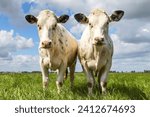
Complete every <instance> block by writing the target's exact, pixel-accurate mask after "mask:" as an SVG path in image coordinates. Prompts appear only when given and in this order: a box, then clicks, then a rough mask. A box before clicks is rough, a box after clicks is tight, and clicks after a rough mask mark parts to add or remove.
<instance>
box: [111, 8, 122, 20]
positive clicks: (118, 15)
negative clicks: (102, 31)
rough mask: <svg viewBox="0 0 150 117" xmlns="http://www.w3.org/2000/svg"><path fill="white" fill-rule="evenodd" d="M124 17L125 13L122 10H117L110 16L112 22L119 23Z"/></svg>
mask: <svg viewBox="0 0 150 117" xmlns="http://www.w3.org/2000/svg"><path fill="white" fill-rule="evenodd" d="M123 15H124V11H122V10H116V11H114V12H113V14H112V15H111V16H110V19H111V21H119V20H120V19H121V18H122V17H123Z"/></svg>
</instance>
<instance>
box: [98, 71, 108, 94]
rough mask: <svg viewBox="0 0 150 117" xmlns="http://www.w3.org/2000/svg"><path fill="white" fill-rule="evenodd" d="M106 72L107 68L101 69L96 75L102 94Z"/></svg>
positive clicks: (104, 89) (104, 92) (105, 86)
mask: <svg viewBox="0 0 150 117" xmlns="http://www.w3.org/2000/svg"><path fill="white" fill-rule="evenodd" d="M108 72H109V70H107V69H103V70H101V72H100V73H99V75H98V80H99V81H98V83H99V85H100V86H101V88H102V93H103V94H106V89H107V77H108Z"/></svg>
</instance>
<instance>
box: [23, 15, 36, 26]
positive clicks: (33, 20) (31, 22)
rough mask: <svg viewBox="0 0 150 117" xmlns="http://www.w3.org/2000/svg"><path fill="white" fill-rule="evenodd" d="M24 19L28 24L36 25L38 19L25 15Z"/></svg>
mask: <svg viewBox="0 0 150 117" xmlns="http://www.w3.org/2000/svg"><path fill="white" fill-rule="evenodd" d="M25 19H26V20H27V21H28V22H29V23H30V24H33V23H37V21H38V19H37V18H36V17H34V16H33V15H26V16H25Z"/></svg>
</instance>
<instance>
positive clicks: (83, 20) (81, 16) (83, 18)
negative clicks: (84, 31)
mask: <svg viewBox="0 0 150 117" xmlns="http://www.w3.org/2000/svg"><path fill="white" fill-rule="evenodd" d="M74 18H75V19H76V20H77V21H78V22H79V23H88V22H89V19H88V18H87V17H86V16H85V15H84V14H82V13H78V14H75V15H74Z"/></svg>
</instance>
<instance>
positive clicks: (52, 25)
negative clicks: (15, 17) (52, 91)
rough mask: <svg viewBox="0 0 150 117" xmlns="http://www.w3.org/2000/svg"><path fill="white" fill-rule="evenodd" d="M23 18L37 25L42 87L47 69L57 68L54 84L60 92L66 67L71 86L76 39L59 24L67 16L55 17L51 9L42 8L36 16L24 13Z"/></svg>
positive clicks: (44, 84) (46, 80) (66, 18)
mask: <svg viewBox="0 0 150 117" xmlns="http://www.w3.org/2000/svg"><path fill="white" fill-rule="evenodd" d="M25 18H26V20H27V21H28V22H29V23H31V24H33V23H36V24H37V26H38V34H39V38H40V43H39V54H40V67H41V71H42V78H43V88H46V87H47V86H48V75H49V74H48V70H49V69H51V70H57V69H58V78H57V81H56V85H57V89H58V93H60V89H61V86H62V83H63V78H64V73H65V71H66V69H67V67H69V68H70V81H71V86H72V85H73V81H74V71H75V64H76V58H77V47H78V46H77V41H76V39H75V37H73V36H72V35H71V34H70V33H69V32H68V31H67V30H66V29H65V27H64V26H62V25H61V24H60V23H65V22H66V21H67V20H68V19H69V16H68V15H62V16H60V17H57V16H56V15H55V14H54V12H53V11H50V10H43V11H41V12H40V13H39V15H38V16H37V17H35V16H33V15H26V16H25Z"/></svg>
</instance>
